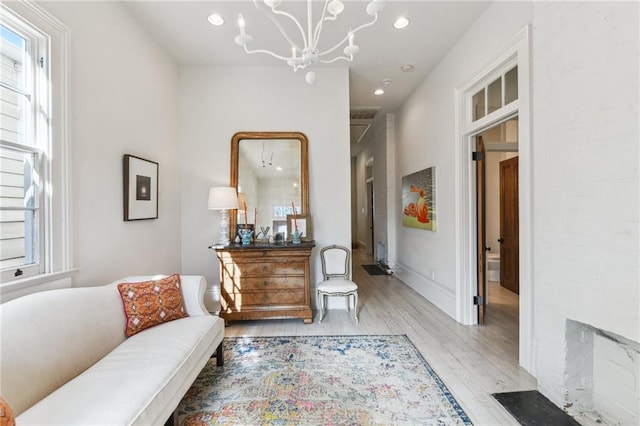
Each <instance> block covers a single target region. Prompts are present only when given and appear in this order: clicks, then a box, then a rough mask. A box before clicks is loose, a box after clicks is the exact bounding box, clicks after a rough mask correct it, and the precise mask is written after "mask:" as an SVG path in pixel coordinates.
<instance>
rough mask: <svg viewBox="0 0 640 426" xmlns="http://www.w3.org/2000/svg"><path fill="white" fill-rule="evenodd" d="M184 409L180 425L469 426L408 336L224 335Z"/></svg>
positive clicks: (183, 402) (185, 398) (455, 402)
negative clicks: (221, 351) (221, 359)
mask: <svg viewBox="0 0 640 426" xmlns="http://www.w3.org/2000/svg"><path fill="white" fill-rule="evenodd" d="M224 347H225V364H224V366H223V367H216V363H215V360H212V361H210V362H209V363H208V364H207V366H206V367H205V368H204V369H203V370H202V372H201V373H200V375H199V376H198V378H197V379H196V381H195V382H194V384H193V386H192V387H191V389H189V391H188V392H187V394H186V395H185V397H184V399H183V400H182V402H181V403H180V405H179V407H178V421H179V424H180V425H185V426H194V425H218V424H229V425H293V424H296V425H373V424H385V425H389V424H397V425H400V424H413V425H416V424H420V425H470V424H471V421H470V420H469V418H468V417H467V415H466V414H465V413H464V411H463V410H462V408H461V407H460V405H459V404H458V402H457V401H456V400H455V398H454V397H453V396H452V395H451V393H450V392H449V390H448V389H447V387H446V386H445V385H444V383H442V381H441V380H440V378H439V377H438V376H437V374H436V373H435V372H434V371H433V370H432V369H431V367H430V366H429V364H427V362H426V361H425V359H424V358H423V357H422V355H421V354H420V352H418V350H417V349H416V348H415V346H414V345H413V343H411V341H410V340H409V339H408V338H407V337H406V336H404V335H402V336H304V337H300V336H299V337H243V338H225V341H224Z"/></svg>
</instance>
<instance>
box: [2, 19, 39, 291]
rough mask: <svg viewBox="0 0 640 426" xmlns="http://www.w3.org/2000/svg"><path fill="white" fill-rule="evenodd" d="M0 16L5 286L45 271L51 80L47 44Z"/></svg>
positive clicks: (28, 26) (25, 26)
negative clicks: (45, 189)
mask: <svg viewBox="0 0 640 426" xmlns="http://www.w3.org/2000/svg"><path fill="white" fill-rule="evenodd" d="M0 12H2V15H1V17H2V20H1V22H0V37H1V40H0V66H1V68H0V274H1V278H2V281H3V282H6V281H9V280H11V279H14V278H23V277H28V276H32V275H37V274H40V273H43V272H45V271H46V266H47V265H45V260H46V258H47V257H46V255H45V253H44V247H45V245H44V242H45V241H46V239H47V235H50V233H51V230H50V229H48V226H47V223H48V222H49V221H47V220H46V212H45V209H44V206H46V205H47V199H46V197H45V195H44V193H43V189H44V188H46V187H47V186H49V185H50V183H51V182H50V179H49V177H48V175H47V171H48V170H50V165H49V164H48V161H49V160H48V158H49V157H50V156H49V155H48V154H49V150H50V146H51V136H50V135H51V132H50V129H49V121H50V120H49V115H50V114H49V110H50V106H49V100H50V93H51V83H50V81H51V78H50V73H49V69H48V67H47V63H48V57H49V50H48V49H49V47H48V46H49V38H48V37H47V36H46V35H45V34H44V33H42V32H41V31H40V30H38V29H37V28H35V27H34V26H33V25H31V24H29V23H28V22H26V21H24V20H23V19H21V18H19V17H17V16H15V15H13V14H10V13H8V12H6V11H5V10H4V9H3V10H0Z"/></svg>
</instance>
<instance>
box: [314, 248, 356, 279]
mask: <svg viewBox="0 0 640 426" xmlns="http://www.w3.org/2000/svg"><path fill="white" fill-rule="evenodd" d="M320 259H321V260H322V275H323V276H324V279H325V280H330V279H333V278H341V279H344V280H349V279H351V278H350V277H349V276H350V268H349V266H350V261H351V251H350V250H349V249H348V248H346V247H343V246H338V245H335V244H334V245H332V246H327V247H324V248H323V249H322V250H321V251H320Z"/></svg>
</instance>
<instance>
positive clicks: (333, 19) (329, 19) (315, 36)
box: [313, 15, 337, 44]
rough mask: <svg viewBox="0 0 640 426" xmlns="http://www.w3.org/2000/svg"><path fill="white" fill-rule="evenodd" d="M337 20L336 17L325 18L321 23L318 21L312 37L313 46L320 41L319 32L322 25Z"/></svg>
mask: <svg viewBox="0 0 640 426" xmlns="http://www.w3.org/2000/svg"><path fill="white" fill-rule="evenodd" d="M336 19H337V16H335V15H334V16H326V17H325V18H324V19H323V20H322V21H319V22H318V24H317V25H316V31H315V33H314V36H313V40H314V44H318V41H319V40H320V31H321V30H322V25H323V24H324V23H325V22H329V21H335V20H336Z"/></svg>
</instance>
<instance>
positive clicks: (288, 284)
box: [224, 276, 304, 293]
mask: <svg viewBox="0 0 640 426" xmlns="http://www.w3.org/2000/svg"><path fill="white" fill-rule="evenodd" d="M224 289H225V290H226V291H227V293H241V292H244V291H264V290H296V289H297V290H304V277H303V276H300V277H269V276H265V277H261V278H258V277H255V278H244V279H243V280H241V281H240V280H225V283H224Z"/></svg>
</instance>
